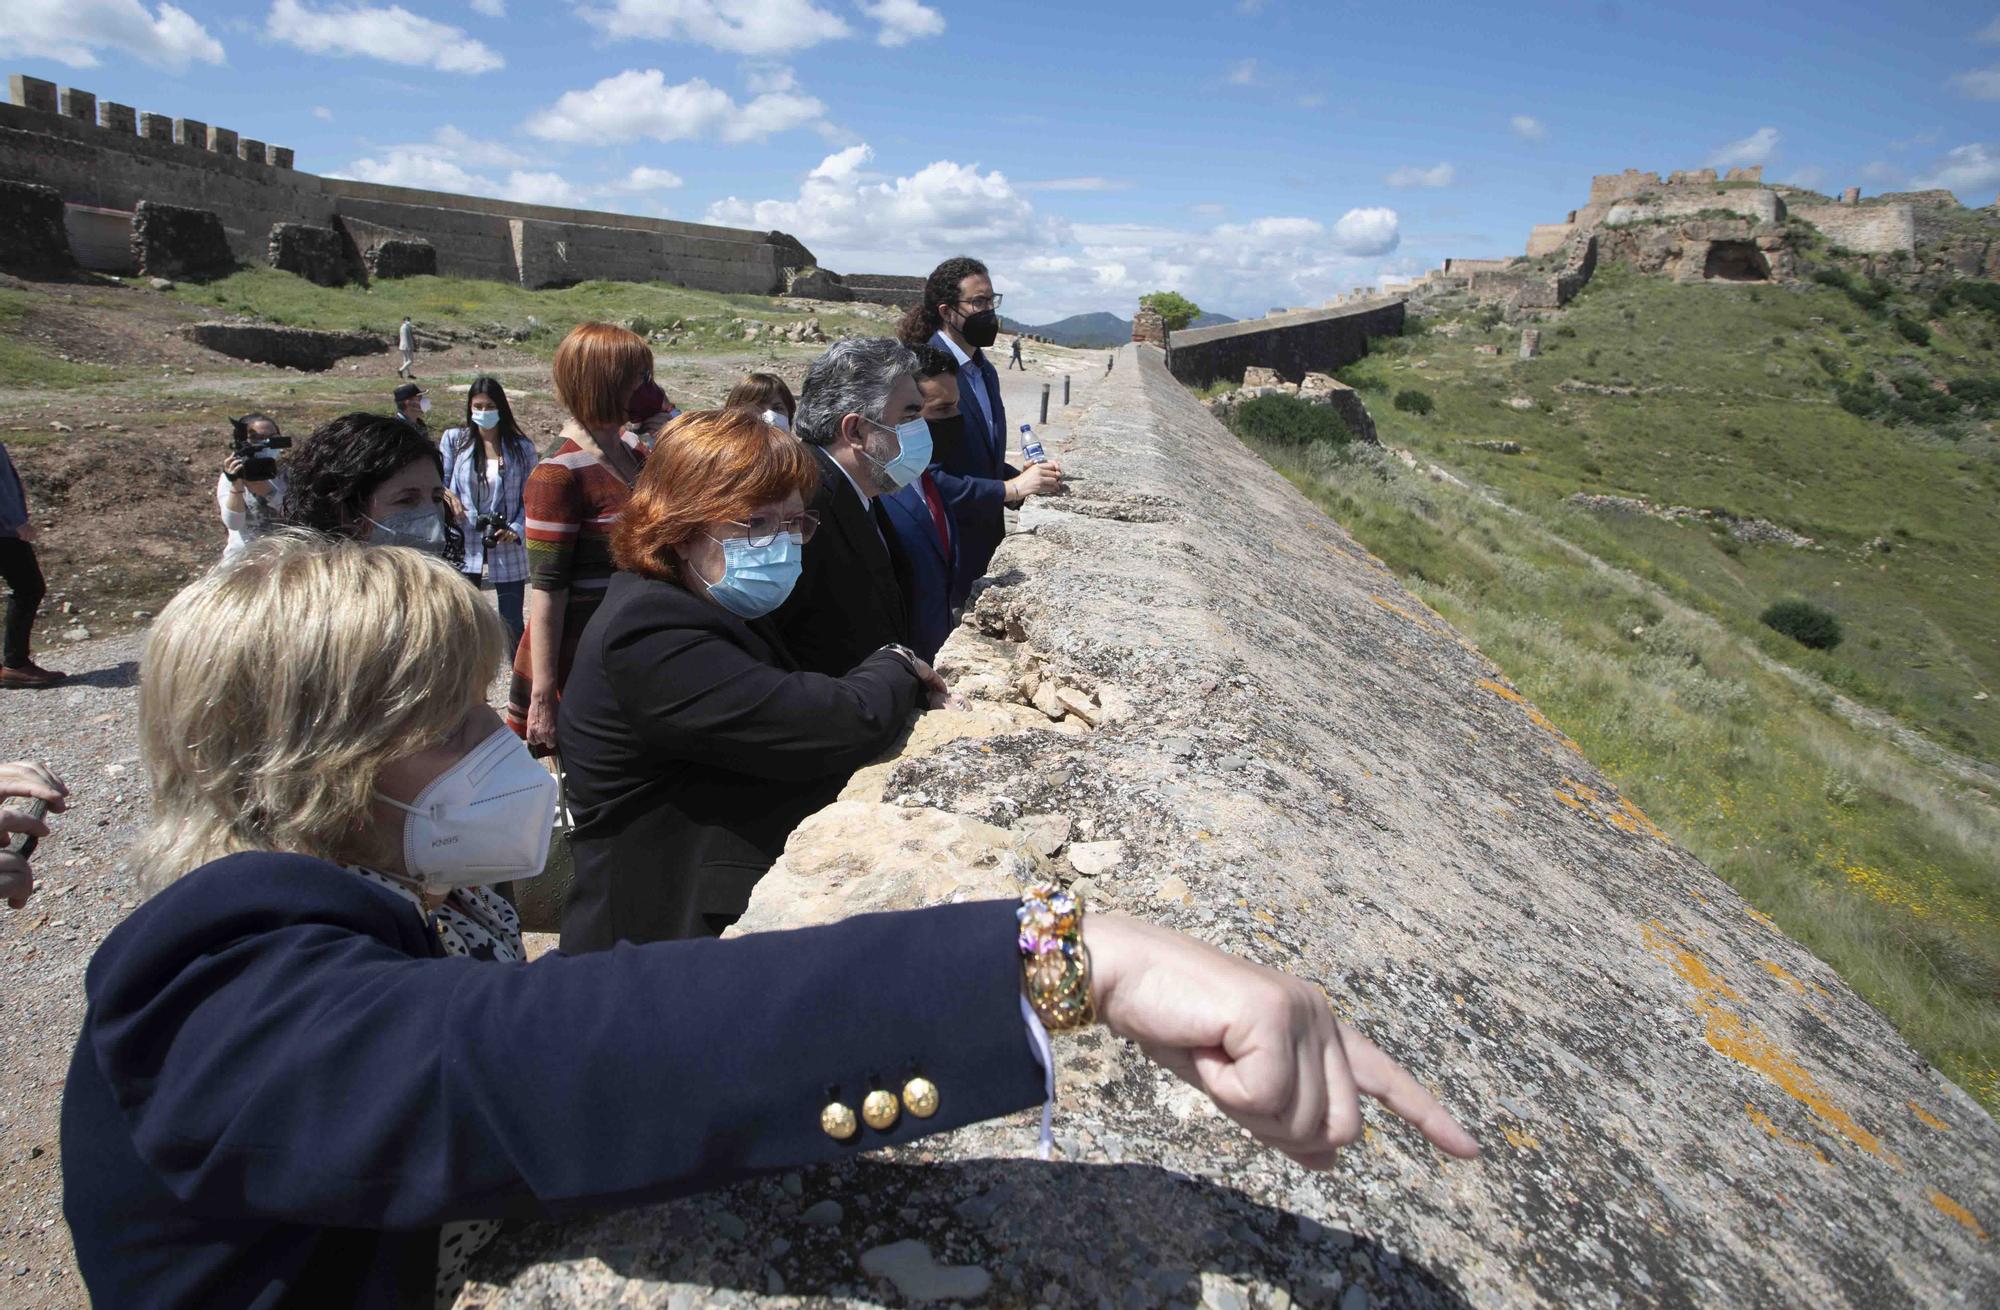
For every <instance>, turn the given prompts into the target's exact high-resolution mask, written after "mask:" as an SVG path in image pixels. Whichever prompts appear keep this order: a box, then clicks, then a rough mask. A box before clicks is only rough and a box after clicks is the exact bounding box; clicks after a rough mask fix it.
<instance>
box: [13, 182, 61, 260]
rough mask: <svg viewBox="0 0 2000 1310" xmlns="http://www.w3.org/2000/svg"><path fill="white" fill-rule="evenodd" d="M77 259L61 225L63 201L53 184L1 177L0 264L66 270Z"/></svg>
mask: <svg viewBox="0 0 2000 1310" xmlns="http://www.w3.org/2000/svg"><path fill="white" fill-rule="evenodd" d="M75 265H76V261H75V260H74V259H73V258H72V257H71V256H70V252H69V233H68V231H67V230H66V229H65V228H64V227H63V200H62V196H61V194H60V193H58V192H57V191H56V190H55V189H54V188H53V187H45V186H36V185H35V184H34V183H32V182H10V181H8V180H6V179H5V178H0V267H6V268H13V269H19V270H22V271H24V272H66V271H67V270H69V269H71V268H73V267H75Z"/></svg>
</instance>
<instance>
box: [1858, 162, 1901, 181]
mask: <svg viewBox="0 0 2000 1310" xmlns="http://www.w3.org/2000/svg"><path fill="white" fill-rule="evenodd" d="M1861 180H1862V181H1863V182H1873V183H1876V184H1877V185H1879V186H1891V185H1893V184H1895V183H1897V182H1900V181H1902V180H1903V170H1902V169H1900V168H1898V167H1896V165H1894V164H1892V163H1890V162H1889V161H1888V160H1886V159H1871V160H1869V161H1868V162H1867V163H1865V164H1863V165H1862V166H1861Z"/></svg>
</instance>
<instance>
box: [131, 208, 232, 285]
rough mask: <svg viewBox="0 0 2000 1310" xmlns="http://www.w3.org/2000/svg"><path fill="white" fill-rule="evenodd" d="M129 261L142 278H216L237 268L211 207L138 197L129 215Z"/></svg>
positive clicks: (226, 236) (227, 241) (225, 237)
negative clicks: (130, 226)
mask: <svg viewBox="0 0 2000 1310" xmlns="http://www.w3.org/2000/svg"><path fill="white" fill-rule="evenodd" d="M132 262H133V263H134V265H136V266H137V270H138V272H139V274H140V275H141V276H142V277H169V278H201V277H218V276H221V275H222V274H224V273H227V272H229V271H230V270H231V269H233V268H235V267H236V256H235V255H234V254H233V253H231V251H230V249H229V237H228V234H226V233H225V232H224V231H223V230H222V220H221V219H220V218H218V217H216V215H215V213H214V211H213V210H208V209H187V208H183V207H182V206H180V205H163V204H160V203H159V202H157V201H152V200H141V201H140V202H139V207H138V208H137V209H136V210H134V211H133V214H132Z"/></svg>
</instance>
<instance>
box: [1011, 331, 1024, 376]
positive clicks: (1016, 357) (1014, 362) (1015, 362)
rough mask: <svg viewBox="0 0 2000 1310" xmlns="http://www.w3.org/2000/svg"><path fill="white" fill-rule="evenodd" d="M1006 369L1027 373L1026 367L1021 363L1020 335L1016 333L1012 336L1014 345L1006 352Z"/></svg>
mask: <svg viewBox="0 0 2000 1310" xmlns="http://www.w3.org/2000/svg"><path fill="white" fill-rule="evenodd" d="M1007 367H1008V368H1010V369H1013V368H1018V369H1020V370H1021V371H1022V372H1023V373H1026V372H1027V371H1028V366H1027V365H1026V364H1023V363H1022V362H1021V334H1020V333H1018V332H1016V333H1015V334H1014V344H1013V346H1012V347H1011V348H1010V349H1009V350H1008V352H1007Z"/></svg>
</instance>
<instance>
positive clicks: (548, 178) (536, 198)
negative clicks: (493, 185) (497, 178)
mask: <svg viewBox="0 0 2000 1310" xmlns="http://www.w3.org/2000/svg"><path fill="white" fill-rule="evenodd" d="M501 195H503V196H504V197H505V198H506V199H508V200H518V201H520V202H521V203H522V204H524V205H561V206H563V207H565V208H569V209H584V208H588V207H589V199H590V197H589V195H588V194H587V193H586V192H584V191H582V190H579V189H578V188H577V187H575V186H572V185H571V184H570V183H569V182H567V181H565V180H564V179H563V178H562V176H561V175H560V174H557V173H524V172H521V171H520V170H518V169H516V170H515V171H514V172H512V173H509V174H508V175H507V185H506V186H505V187H504V188H503V189H502V191H501Z"/></svg>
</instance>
